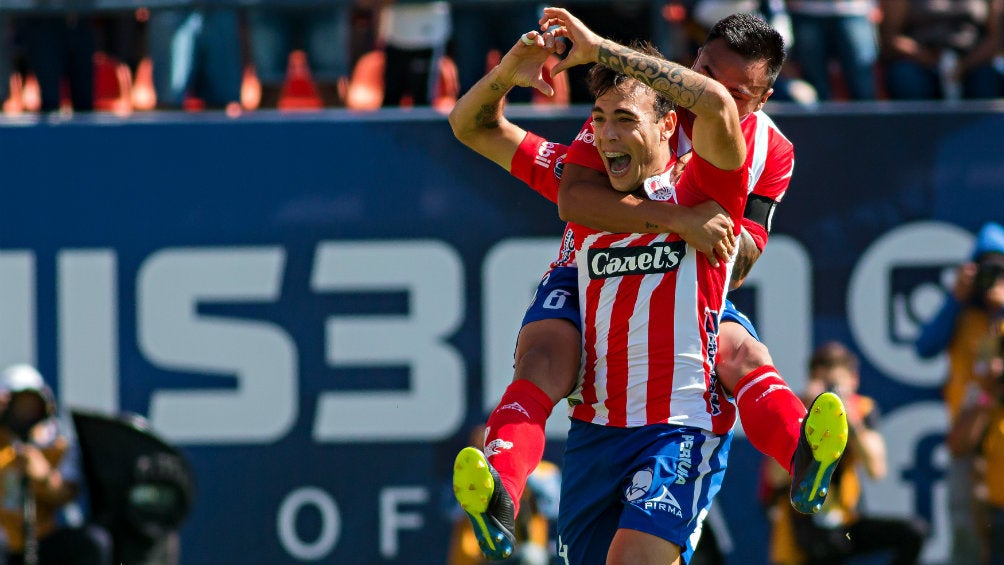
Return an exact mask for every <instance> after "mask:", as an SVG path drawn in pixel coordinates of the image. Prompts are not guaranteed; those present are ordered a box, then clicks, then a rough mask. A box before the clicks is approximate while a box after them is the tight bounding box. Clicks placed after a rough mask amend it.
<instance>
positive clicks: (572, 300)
mask: <svg viewBox="0 0 1004 565" xmlns="http://www.w3.org/2000/svg"><path fill="white" fill-rule="evenodd" d="M556 318H564V319H566V320H568V321H569V322H572V323H573V324H575V327H576V328H577V329H578V330H579V332H580V333H581V332H582V317H581V316H580V315H579V270H578V269H577V268H576V267H555V268H553V269H551V270H550V271H548V272H547V273H546V274H545V275H544V278H542V279H540V284H538V285H537V290H536V292H534V293H533V300H532V301H531V302H530V306H528V307H527V309H526V314H523V326H525V325H527V324H529V323H530V322H539V321H540V320H553V319H556ZM520 327H522V326H520Z"/></svg>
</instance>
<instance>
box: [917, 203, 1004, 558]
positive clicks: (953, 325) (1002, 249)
mask: <svg viewBox="0 0 1004 565" xmlns="http://www.w3.org/2000/svg"><path fill="white" fill-rule="evenodd" d="M1002 319H1004V227H1002V226H1001V225H1000V224H996V223H993V222H990V223H987V224H985V225H984V226H983V227H982V228H981V229H980V232H979V234H978V235H977V237H976V246H975V248H974V249H973V253H972V255H971V256H970V261H969V262H967V263H963V264H962V265H960V266H959V267H958V269H957V271H956V281H955V285H954V288H953V289H952V291H951V293H949V294H948V295H947V296H946V299H945V302H944V304H943V305H942V307H941V310H940V311H939V312H938V313H937V314H936V315H935V316H934V318H933V319H932V320H931V321H929V322H928V323H927V324H926V325H925V326H924V327H923V329H922V330H921V333H920V336H919V337H918V338H917V342H916V349H917V353H918V354H919V355H920V356H921V357H925V358H929V357H934V356H935V355H937V354H938V353H940V352H942V351H945V352H946V353H947V354H948V365H949V369H948V370H949V374H948V380H947V381H946V383H945V387H944V393H943V394H944V398H945V405H946V408H947V409H948V421H949V428H950V430H951V432H950V434H949V442H950V444H951V441H952V435H954V434H955V433H957V432H956V430H955V428H956V426H958V425H959V419H960V417H961V414H962V413H963V412H964V411H967V410H970V409H972V408H973V407H978V406H980V405H983V406H984V407H988V406H989V404H987V403H988V401H989V400H990V399H994V398H996V399H998V400H999V395H997V396H995V395H994V390H993V389H994V388H995V385H994V382H995V379H993V378H990V374H991V373H992V368H993V365H994V364H996V363H997V362H996V361H994V359H995V357H999V351H998V347H999V339H1000V335H999V334H1000V324H1001V321H1002ZM949 447H950V449H952V446H951V445H949ZM957 447H958V446H957ZM952 451H953V457H952V460H951V464H950V467H949V473H948V496H949V516H950V520H951V524H952V550H951V555H952V559H953V560H952V563H965V564H972V563H981V562H983V557H984V556H985V555H986V551H987V550H986V547H987V546H986V544H987V532H986V529H985V528H982V527H981V525H982V524H986V519H985V518H986V508H985V507H984V505H983V504H982V503H981V502H979V501H978V500H977V499H976V498H975V496H974V492H973V491H974V485H980V482H979V481H977V480H974V479H976V478H977V477H976V475H975V473H976V467H975V465H974V463H975V459H974V455H973V454H972V453H971V450H966V449H952Z"/></svg>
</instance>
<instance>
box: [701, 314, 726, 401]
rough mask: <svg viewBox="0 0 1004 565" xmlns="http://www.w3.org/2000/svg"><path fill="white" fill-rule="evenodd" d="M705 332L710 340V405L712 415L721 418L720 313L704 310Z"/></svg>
mask: <svg viewBox="0 0 1004 565" xmlns="http://www.w3.org/2000/svg"><path fill="white" fill-rule="evenodd" d="M704 332H705V333H706V334H707V340H708V366H709V367H710V372H711V379H710V380H709V381H708V403H709V404H710V405H711V415H712V416H720V415H721V413H722V399H721V397H720V395H719V391H720V390H721V388H720V387H719V386H718V371H716V370H715V359H716V358H717V357H718V312H717V311H715V310H712V309H711V308H705V309H704Z"/></svg>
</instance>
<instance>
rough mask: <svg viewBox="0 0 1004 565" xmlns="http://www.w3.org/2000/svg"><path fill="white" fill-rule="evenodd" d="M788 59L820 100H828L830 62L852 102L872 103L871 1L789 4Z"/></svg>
mask: <svg viewBox="0 0 1004 565" xmlns="http://www.w3.org/2000/svg"><path fill="white" fill-rule="evenodd" d="M788 13H789V14H790V15H791V26H792V31H793V34H794V37H795V39H794V45H793V46H792V56H793V57H792V58H793V60H794V62H795V63H797V64H798V68H799V72H800V73H801V75H802V78H804V79H805V80H807V81H809V84H811V85H812V87H813V88H815V89H816V94H817V96H818V98H819V100H832V99H833V97H834V96H833V88H831V80H832V77H831V75H830V64H831V62H835V63H836V64H837V65H838V66H839V68H840V75H841V77H842V78H843V81H844V83H845V84H846V85H847V90H848V94H849V95H850V97H851V99H853V100H873V99H874V98H875V75H874V72H875V63H876V61H877V59H878V45H877V41H876V31H875V24H874V23H873V21H872V18H873V16H874V14H875V4H874V3H873V0H788Z"/></svg>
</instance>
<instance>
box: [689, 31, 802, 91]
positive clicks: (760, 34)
mask: <svg viewBox="0 0 1004 565" xmlns="http://www.w3.org/2000/svg"><path fill="white" fill-rule="evenodd" d="M716 39H721V40H723V41H725V44H726V45H728V46H729V49H731V50H732V51H734V52H736V53H738V54H739V55H741V56H742V57H743V58H745V59H746V60H747V61H766V62H767V80H768V81H769V83H770V85H771V86H773V84H774V81H775V80H776V79H777V75H778V73H780V72H781V65H783V64H784V38H783V37H781V34H780V33H778V32H777V30H776V29H774V28H772V27H771V26H770V24H768V23H767V22H765V21H764V20H763V19H762V18H760V17H758V16H754V15H752V14H732V15H731V16H726V17H724V18H722V19H721V20H719V21H718V23H716V24H715V25H714V27H712V28H711V31H709V32H708V37H707V38H706V39H705V40H704V44H705V45H707V44H708V43H711V42H712V41H714V40H716Z"/></svg>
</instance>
